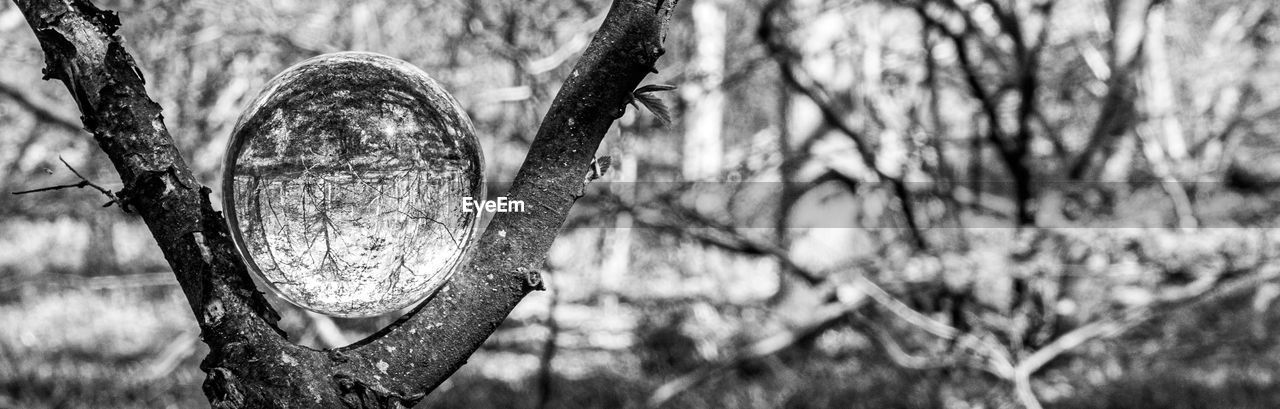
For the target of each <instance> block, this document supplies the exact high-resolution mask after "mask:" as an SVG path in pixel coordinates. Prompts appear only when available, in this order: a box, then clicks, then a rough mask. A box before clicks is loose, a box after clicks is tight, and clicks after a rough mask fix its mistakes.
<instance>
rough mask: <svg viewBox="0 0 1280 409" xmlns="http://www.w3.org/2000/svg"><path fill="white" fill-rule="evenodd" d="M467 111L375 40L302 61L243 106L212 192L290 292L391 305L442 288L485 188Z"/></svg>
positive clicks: (274, 283) (253, 255) (244, 252)
mask: <svg viewBox="0 0 1280 409" xmlns="http://www.w3.org/2000/svg"><path fill="white" fill-rule="evenodd" d="M483 168H484V159H483V157H482V154H481V150H480V143H479V141H478V140H477V139H476V136H475V130H474V129H473V127H472V125H471V120H470V119H469V118H468V117H467V115H466V113H465V112H464V111H463V109H462V107H461V106H460V105H459V104H458V102H457V101H456V100H454V99H453V97H451V96H450V95H449V94H448V93H446V92H445V91H444V89H442V88H441V87H440V85H438V84H436V82H435V81H434V80H432V79H431V77H430V76H428V75H427V74H426V73H425V72H423V71H422V70H420V69H418V68H417V67H414V66H413V65H410V64H409V63H407V62H405V61H401V60H398V59H395V58H391V57H387V56H384V55H379V54H372V53H358V52H342V53H334V54H326V55H321V56H318V57H315V58H311V59H309V60H306V61H303V62H301V63H299V64H297V65H294V66H293V67H290V68H289V69H287V70H285V71H284V72H282V73H280V74H279V75H277V76H276V77H275V78H273V79H272V80H271V81H270V82H269V83H267V85H266V88H265V89H264V90H263V91H262V93H261V94H260V95H258V97H257V99H255V100H254V101H253V102H252V103H251V104H250V105H249V107H248V108H247V109H245V111H244V112H243V113H242V114H241V115H240V118H239V120H238V122H237V123H236V126H235V130H234V131H232V136H231V141H230V143H229V144H228V146H227V153H226V161H225V163H224V169H223V176H222V177H223V179H222V180H223V183H222V197H223V210H224V213H225V214H226V218H227V223H228V224H229V227H230V230H231V234H232V236H233V238H234V241H235V244H236V247H237V249H238V250H239V252H240V255H241V257H243V258H244V260H245V262H246V264H248V266H249V268H250V270H251V271H252V272H253V273H255V274H257V276H258V277H259V278H260V279H261V281H263V282H265V283H266V284H267V285H268V286H269V287H270V288H271V289H273V290H274V291H275V292H276V293H277V294H278V295H280V296H281V297H282V298H284V299H285V300H288V301H290V302H292V303H294V304H297V305H298V306H301V307H304V308H307V309H310V310H313V311H316V312H320V313H324V314H328V315H334V316H340V317H362V316H373V315H379V314H384V313H388V312H393V311H397V310H399V309H402V308H405V307H408V306H410V305H413V304H415V303H417V302H420V301H422V300H423V299H425V298H426V297H427V296H429V295H431V294H432V293H433V292H434V291H435V290H436V289H438V288H440V286H442V285H443V284H444V283H445V281H446V280H448V279H449V276H450V274H452V272H453V270H454V269H455V268H456V267H457V265H458V264H459V262H460V261H461V260H462V258H463V256H464V254H465V253H466V250H467V249H469V248H470V247H471V246H470V244H471V241H472V240H473V238H474V237H475V233H476V229H477V227H478V224H479V217H478V214H477V213H474V212H466V211H464V208H463V204H462V203H463V198H464V197H468V196H469V197H473V198H476V199H477V200H481V199H483V198H484V195H485V193H484V180H483V178H484V172H483Z"/></svg>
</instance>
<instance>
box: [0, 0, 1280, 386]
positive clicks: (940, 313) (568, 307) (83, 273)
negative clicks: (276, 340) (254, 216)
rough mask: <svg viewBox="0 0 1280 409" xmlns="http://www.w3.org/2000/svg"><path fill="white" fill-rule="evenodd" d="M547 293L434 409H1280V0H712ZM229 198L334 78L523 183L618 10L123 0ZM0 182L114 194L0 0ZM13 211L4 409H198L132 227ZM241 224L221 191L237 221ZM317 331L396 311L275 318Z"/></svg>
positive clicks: (97, 216) (1, 315)
mask: <svg viewBox="0 0 1280 409" xmlns="http://www.w3.org/2000/svg"><path fill="white" fill-rule="evenodd" d="M685 1H686V2H688V3H689V4H682V5H681V7H680V9H679V10H681V11H680V13H681V14H680V15H679V16H678V17H677V21H675V22H674V23H673V28H672V33H671V36H670V37H669V38H668V40H667V46H668V47H667V48H668V55H666V56H665V57H664V58H663V59H662V62H661V64H660V66H659V67H658V71H659V74H655V75H654V77H653V78H654V79H655V81H658V82H661V83H665V84H672V85H675V86H676V87H677V90H676V92H671V93H654V94H650V95H654V96H657V97H658V98H662V99H663V100H664V104H665V105H666V106H667V107H669V108H670V112H671V118H670V122H669V123H668V122H667V121H666V120H664V119H663V118H661V117H660V115H656V113H655V112H654V111H655V110H651V109H646V108H641V105H638V106H637V109H631V110H628V112H627V114H626V115H625V116H624V117H623V118H622V119H620V120H619V121H618V122H617V123H616V125H615V128H614V129H613V130H611V131H610V135H609V137H608V138H607V139H606V142H605V144H604V145H603V146H602V148H601V152H599V155H601V156H603V155H608V156H610V157H611V158H612V159H613V160H612V161H610V164H609V165H608V167H609V168H610V169H609V172H608V173H607V174H606V175H605V177H604V178H603V179H601V180H599V181H596V182H595V184H594V185H593V186H592V187H591V188H589V189H588V195H587V196H586V197H584V198H583V199H582V200H581V201H580V202H579V204H578V207H577V210H576V211H575V215H574V216H573V217H572V218H571V220H570V221H569V223H568V226H567V228H566V230H565V231H564V232H563V233H562V234H561V237H560V238H559V240H558V242H557V244H556V247H555V248H554V249H553V252H552V254H551V257H550V258H549V260H548V265H547V270H548V271H549V277H550V283H549V286H548V287H549V291H548V292H546V293H537V294H534V295H531V296H530V298H529V299H527V300H526V301H524V303H523V304H522V305H521V307H520V308H518V309H517V310H516V311H515V312H514V313H513V314H512V316H511V317H510V318H509V319H508V321H507V322H506V323H505V324H504V327H503V328H502V329H500V330H499V332H497V333H496V334H495V335H494V336H493V337H492V338H491V339H490V341H489V342H488V343H487V344H486V346H485V347H484V348H483V349H482V350H481V351H480V352H479V353H477V354H476V355H475V356H473V358H472V359H471V361H470V363H468V365H467V366H466V367H464V368H463V369H462V370H461V371H460V372H459V373H458V374H457V375H455V376H454V378H452V379H451V380H450V381H449V382H448V383H446V385H445V386H443V387H442V388H440V389H439V390H437V391H436V392H435V393H434V394H433V395H431V396H430V397H428V398H427V400H426V402H424V403H423V404H422V406H424V407H529V408H534V407H650V406H662V407H693V408H696V407H744V408H750V407H761V408H764V407H787V408H822V407H865V408H883V407H922V408H924V407H927V408H935V407H936V408H968V407H1007V406H1013V407H1032V408H1034V407H1052V408H1076V407H1081V408H1084V407H1089V408H1096V407H1114V408H1137V407H1142V408H1155V407H1165V408H1181V407H1206V406H1207V407H1273V406H1274V404H1273V403H1274V402H1280V388H1277V382H1278V381H1277V380H1276V379H1275V377H1274V375H1273V374H1274V373H1276V371H1277V370H1280V364H1278V362H1280V361H1277V359H1276V356H1277V353H1278V352H1280V351H1277V349H1276V346H1275V345H1276V344H1277V343H1276V340H1275V337H1273V336H1271V335H1270V332H1271V331H1270V329H1271V328H1273V327H1274V325H1276V324H1277V323H1276V320H1277V317H1280V315H1278V314H1277V312H1276V311H1275V309H1274V308H1273V307H1272V304H1273V303H1274V300H1275V298H1276V296H1277V295H1280V281H1278V279H1280V264H1278V262H1277V260H1276V257H1278V256H1280V246H1277V240H1280V233H1277V231H1276V230H1274V227H1275V225H1276V223H1277V220H1278V219H1277V216H1280V212H1278V211H1277V210H1276V209H1275V206H1274V205H1273V203H1276V200H1277V199H1278V197H1277V190H1276V189H1275V188H1276V187H1277V185H1276V184H1275V182H1276V181H1277V178H1278V177H1280V165H1277V163H1280V161H1278V160H1277V159H1280V143H1277V141H1276V138H1275V137H1274V135H1276V133H1277V121H1280V116H1278V115H1276V113H1277V112H1278V110H1280V94H1277V93H1276V92H1275V91H1272V90H1275V89H1280V87H1278V86H1277V85H1280V74H1277V73H1280V70H1277V69H1276V68H1277V67H1276V64H1277V63H1280V60H1278V59H1277V58H1278V57H1280V53H1277V52H1276V42H1277V41H1278V40H1280V23H1278V22H1277V21H1276V19H1277V17H1278V16H1280V15H1278V14H1277V12H1280V10H1278V9H1277V7H1278V6H1276V5H1272V4H1270V3H1267V2H1255V1H1241V0H1215V1H1203V2H1191V1H1187V0H1163V1H1162V0H1087V1H1053V0H1029V1H1021V0H967V1H963V0H881V1H849V0H843V1H836V0H767V1H760V0H757V1H748V2H726V1H717V0H685ZM99 5H100V6H102V7H104V8H109V9H115V10H118V11H119V12H120V13H121V15H122V16H124V18H125V20H126V22H125V24H124V26H123V29H124V36H125V38H126V39H127V40H128V41H129V44H130V46H131V49H132V50H133V52H134V55H135V57H136V59H137V61H138V62H139V64H140V66H141V68H142V70H143V71H144V73H145V75H146V78H147V79H148V82H147V85H148V87H149V93H150V94H151V95H153V96H154V97H156V98H157V99H158V100H159V101H158V102H160V104H161V105H162V106H163V107H164V110H165V115H166V118H167V119H168V124H169V126H170V128H171V129H173V132H174V136H175V139H176V140H177V141H178V143H179V147H180V148H181V149H182V150H183V154H184V156H185V157H186V158H188V160H189V161H190V164H191V166H192V167H193V169H194V170H195V171H196V172H197V173H198V175H199V176H200V177H201V178H202V180H203V181H204V182H205V183H206V184H209V185H216V184H217V183H218V180H217V178H218V177H219V169H218V166H219V164H220V163H221V160H222V158H221V152H222V149H223V148H224V146H225V143H226V139H225V138H227V137H228V136H229V134H230V130H231V126H232V125H233V124H234V121H235V118H236V116H237V115H238V114H239V111H240V109H241V107H243V106H244V105H245V104H247V103H248V100H249V99H250V98H252V97H253V95H255V94H256V92H257V90H259V89H260V88H261V86H262V85H263V84H264V83H265V82H266V80H268V79H269V78H270V77H271V76H272V75H274V74H275V73H277V72H279V71H280V70H282V69H283V68H285V67H287V66H289V65H291V64H293V63H295V62H298V61H301V60H303V59H305V58H307V57H310V56H313V55H317V54H320V53H324V52H331V51H339V50H366V51H374V52H380V53H384V54H388V55H392V56H395V57H398V58H402V59H405V60H407V61H410V62H412V63H414V64H416V65H418V66H420V67H422V68H423V69H424V70H426V71H427V72H429V73H431V74H432V75H433V76H435V77H436V78H437V79H438V80H439V81H440V82H441V83H442V84H444V85H445V87H446V88H447V89H449V90H450V91H451V92H452V93H453V94H454V95H455V96H457V98H458V99H459V100H460V101H461V102H462V103H463V105H464V106H465V107H466V108H467V110H468V111H469V113H470V114H471V116H472V119H473V120H474V121H475V124H476V127H477V131H478V132H477V134H478V135H480V137H481V138H482V143H483V145H484V147H485V149H486V152H485V155H486V157H487V158H488V159H489V160H488V163H489V169H488V170H487V171H488V172H489V175H488V177H489V179H490V180H496V181H498V182H496V183H495V184H494V186H492V187H491V189H490V190H491V191H493V193H492V194H494V195H500V194H501V193H502V192H503V191H504V190H505V188H506V185H505V182H503V181H509V180H511V179H512V178H513V176H514V172H515V170H516V168H517V167H518V164H519V163H520V160H521V159H522V157H523V155H524V152H525V149H526V148H527V147H528V145H529V143H530V141H531V140H532V138H533V133H534V132H535V127H536V124H537V123H538V121H539V118H540V117H541V115H542V114H543V113H544V112H545V111H546V108H547V106H548V105H549V104H550V102H551V101H550V99H551V97H552V96H553V95H555V92H556V91H557V90H558V89H559V86H560V80H561V79H563V78H566V77H567V76H569V75H572V74H571V73H570V72H569V70H570V69H571V64H572V63H573V61H574V60H575V59H576V57H577V55H579V54H580V53H581V51H582V50H583V48H585V46H586V44H587V41H588V40H589V39H590V37H591V35H592V34H593V30H595V28H596V27H598V26H599V23H600V21H601V19H602V18H603V13H604V11H605V10H606V9H607V7H608V4H607V2H601V1H592V2H587V1H565V2H550V1H527V2H481V1H474V0H455V1H430V2H419V3H413V4H400V3H396V2H386V1H361V2H356V1H345V0H344V1H334V2H300V1H297V0H275V1H271V2H261V3H253V4H250V3H243V4H241V3H235V2H226V1H191V0H182V1H171V2H155V1H122V0H118V1H103V2H100V4H99ZM0 32H2V33H4V34H3V36H2V37H0V39H2V40H3V41H0V51H3V53H4V55H6V56H8V58H5V59H3V60H0V72H2V73H4V74H3V75H0V123H2V124H3V125H4V126H2V127H0V129H2V131H0V190H3V191H20V190H26V189H31V188H38V187H43V186H49V185H56V184H63V183H68V182H71V183H74V181H75V178H74V176H73V175H71V173H70V172H69V171H68V170H67V169H65V168H64V167H63V166H62V164H61V163H60V162H59V161H58V160H59V157H61V158H63V159H65V160H66V161H67V162H68V163H69V164H70V165H72V166H74V167H75V168H76V169H77V170H79V171H80V172H81V173H82V174H84V175H85V176H86V177H87V178H88V179H90V180H92V181H94V182H95V183H98V184H100V185H103V186H105V187H107V188H108V189H113V190H116V189H118V188H119V187H120V185H119V181H118V180H114V179H112V178H114V177H115V176H114V172H112V171H111V170H110V168H109V166H108V161H107V160H106V159H105V157H103V156H102V154H101V153H100V152H99V151H98V150H97V149H96V148H94V146H93V141H92V140H91V138H90V137H89V135H88V133H86V132H84V131H83V130H81V126H80V124H79V120H78V119H77V118H76V117H75V115H76V114H75V112H76V111H75V110H74V107H75V104H74V103H73V102H72V101H71V100H70V99H69V98H67V96H66V93H65V92H64V91H62V90H60V89H58V86H57V85H56V84H53V83H49V82H42V81H34V80H33V79H34V78H38V77H39V76H40V72H39V71H38V69H39V68H38V67H41V66H42V65H43V63H42V54H41V53H40V50H39V47H38V46H37V44H36V42H35V41H34V39H33V38H32V36H31V35H30V33H29V29H28V28H27V27H26V26H25V22H24V21H23V18H22V16H21V14H20V13H18V11H17V10H16V8H15V7H13V6H12V5H5V6H4V8H3V9H0ZM105 200H106V199H103V198H102V197H101V196H98V195H97V194H96V193H92V192H87V191H83V190H60V191H54V192H45V193H40V194H30V195H17V196H15V195H7V194H6V195H5V196H4V197H3V198H0V327H2V328H5V331H3V332H0V407H23V408H26V407H138V406H144V407H170V406H172V407H199V406H201V405H206V403H205V399H204V398H203V396H201V393H200V391H199V383H200V381H201V379H202V378H203V377H202V376H201V374H200V371H199V369H198V368H197V367H196V365H197V364H198V362H199V360H200V357H201V356H202V355H203V351H202V350H201V348H203V344H201V343H200V342H199V341H198V340H197V335H196V334H197V332H198V330H197V327H196V325H195V322H194V321H193V320H192V319H191V317H190V314H189V313H188V312H187V311H188V309H187V307H186V306H185V303H184V301H183V298H182V296H181V292H180V291H179V289H178V288H177V286H176V283H175V282H174V281H173V279H172V274H170V273H168V272H167V269H168V266H167V264H166V263H165V261H164V260H163V259H162V258H161V256H160V254H159V252H158V251H157V249H156V247H155V245H154V244H153V241H152V239H150V238H149V237H150V236H149V235H148V234H147V232H146V230H145V228H144V227H143V226H142V225H141V223H140V221H139V220H137V219H135V218H132V217H130V216H128V215H124V214H122V213H120V212H118V211H115V210H112V209H101V205H102V203H103V202H104V201H105ZM215 202H217V200H216V199H215ZM276 305H277V307H278V308H279V309H280V310H281V313H282V315H283V316H284V319H283V320H282V321H281V325H282V327H283V328H285V329H286V330H287V331H288V332H289V334H290V336H291V338H292V339H293V340H295V341H297V342H300V343H303V344H305V345H310V346H315V347H333V346H340V345H345V344H348V343H350V342H353V341H356V340H358V339H360V338H361V337H363V336H364V335H367V334H369V333H371V332H372V331H375V330H377V329H378V328H380V327H382V326H384V325H386V324H387V323H389V322H390V321H391V320H393V319H394V318H395V317H382V318H379V319H370V320H345V319H331V318H328V317H324V316H320V315H316V314H311V313H306V312H304V311H302V310H298V309H296V308H292V307H289V306H288V305H287V304H284V303H279V302H277V303H276Z"/></svg>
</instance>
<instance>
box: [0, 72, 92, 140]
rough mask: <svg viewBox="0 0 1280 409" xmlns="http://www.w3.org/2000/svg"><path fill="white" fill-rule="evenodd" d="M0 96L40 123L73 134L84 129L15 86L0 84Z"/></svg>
mask: <svg viewBox="0 0 1280 409" xmlns="http://www.w3.org/2000/svg"><path fill="white" fill-rule="evenodd" d="M0 95H5V96H8V97H9V99H12V100H13V102H16V103H18V105H21V106H22V107H23V108H26V109H27V110H28V111H31V113H32V114H33V115H35V117H36V119H38V120H40V121H43V122H46V123H49V124H53V125H57V126H58V127H60V128H62V129H66V130H68V131H71V132H73V133H80V132H83V131H84V128H83V127H81V126H80V123H79V122H77V121H76V120H75V119H72V118H69V117H67V116H66V115H63V114H61V113H58V111H57V110H56V109H53V108H51V107H49V106H48V103H46V102H44V101H41V100H39V98H36V97H33V96H31V95H28V94H27V93H26V92H25V91H23V90H22V89H20V88H18V87H16V86H13V85H11V84H6V83H4V82H0Z"/></svg>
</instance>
